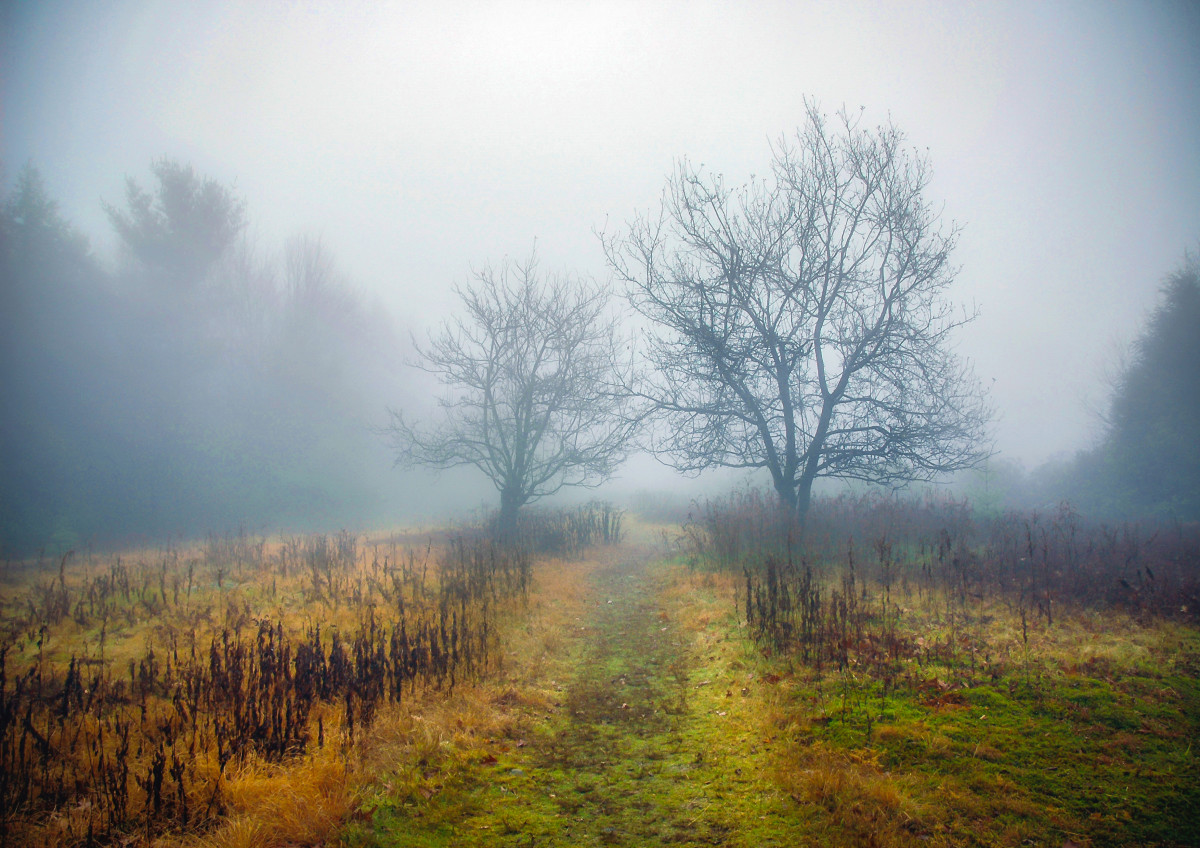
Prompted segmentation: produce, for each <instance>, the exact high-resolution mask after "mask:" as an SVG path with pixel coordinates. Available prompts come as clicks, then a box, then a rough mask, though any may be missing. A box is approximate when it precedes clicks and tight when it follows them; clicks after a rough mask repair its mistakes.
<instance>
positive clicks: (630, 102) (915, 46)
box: [0, 2, 1200, 544]
mask: <svg viewBox="0 0 1200 848" xmlns="http://www.w3.org/2000/svg"><path fill="white" fill-rule="evenodd" d="M806 95H807V96H810V97H814V98H816V99H817V100H818V101H819V102H820V103H821V104H822V105H823V106H824V107H825V108H826V109H828V110H836V109H838V108H841V107H842V106H845V107H846V108H847V109H849V110H858V109H859V108H860V107H861V108H862V109H864V110H865V111H864V114H865V115H866V116H867V118H868V120H869V121H870V122H871V123H872V124H874V123H878V122H882V121H886V120H887V119H888V118H889V117H890V118H891V120H893V121H894V122H895V124H896V125H897V126H898V127H900V128H901V129H902V130H904V131H905V132H906V133H907V136H908V140H909V142H910V144H912V145H913V146H915V147H917V148H918V149H920V150H922V151H925V152H927V154H928V156H929V158H930V160H931V162H932V165H933V168H934V180H933V183H932V185H931V186H930V189H929V192H928V196H929V197H930V199H932V200H933V201H934V202H935V203H937V204H940V205H941V207H942V210H943V216H944V219H945V220H946V221H947V222H950V221H954V222H959V223H961V224H963V225H964V230H963V235H962V237H961V240H960V242H959V246H958V249H957V250H956V252H955V254H954V262H955V263H956V264H957V265H958V266H960V271H959V273H958V275H957V281H956V283H955V285H954V288H953V290H952V296H953V297H954V298H955V299H956V300H957V301H958V302H959V303H961V304H962V305H963V306H964V308H968V309H970V308H977V309H978V311H979V318H978V319H977V320H976V321H975V322H973V323H972V324H971V325H969V327H968V328H967V330H966V331H965V332H963V333H961V334H960V336H959V338H958V339H957V348H958V351H959V353H961V354H962V355H964V356H965V357H968V358H969V359H970V360H971V361H972V362H973V363H974V366H975V370H976V372H977V374H978V375H979V377H980V378H981V379H982V380H983V382H984V384H985V385H987V386H988V387H990V391H991V399H992V403H993V404H994V406H995V407H996V409H997V410H998V412H999V415H998V418H997V421H996V422H995V425H994V432H995V439H996V448H997V451H998V452H999V456H1000V458H1003V459H1005V460H1009V461H1013V462H1019V463H1021V464H1022V465H1023V466H1024V467H1026V468H1034V467H1036V466H1038V465H1040V464H1042V463H1043V462H1045V461H1046V460H1048V459H1051V458H1055V457H1062V456H1065V455H1069V454H1071V453H1072V452H1074V451H1076V450H1078V449H1080V448H1085V447H1087V446H1089V445H1090V444H1092V443H1093V442H1094V441H1095V439H1096V438H1097V436H1098V432H1099V424H1098V421H1097V418H1096V415H1095V410H1096V409H1098V408H1100V407H1102V406H1103V403H1104V399H1105V397H1106V392H1107V391H1108V383H1107V382H1106V374H1108V373H1110V372H1111V370H1112V369H1113V367H1114V366H1115V364H1116V362H1117V360H1118V357H1119V352H1120V350H1121V349H1122V346H1123V345H1127V344H1128V343H1129V342H1131V341H1132V340H1133V338H1134V337H1135V336H1136V334H1137V333H1138V331H1139V328H1140V327H1141V326H1142V323H1143V322H1144V321H1145V319H1146V316H1147V315H1148V314H1149V313H1150V311H1151V310H1152V309H1153V307H1154V305H1155V297H1156V293H1157V291H1158V288H1159V286H1160V285H1161V283H1162V281H1163V279H1164V277H1165V275H1167V274H1168V273H1169V272H1170V271H1171V269H1173V268H1175V267H1176V266H1177V265H1178V263H1179V261H1180V259H1181V257H1182V256H1183V253H1184V251H1185V250H1187V249H1189V248H1193V249H1194V248H1195V246H1196V245H1197V238H1198V237H1200V157H1197V156H1196V150H1197V139H1200V8H1197V7H1196V5H1195V4H1193V3H1187V2H1178V3H1168V2H1163V3H1153V4H1148V3H1128V4H1101V5H1097V4H1094V3H1085V2H1081V3H1054V4H1048V3H982V4H960V3H904V4H899V3H897V4H889V5H886V6H884V5H881V4H874V3H863V4H843V3H836V4H828V3H819V4H818V3H812V4H808V3H761V4H752V5H749V6H747V7H745V8H743V7H740V6H738V5H735V4H727V3H704V2H700V3H695V2H692V3H619V2H608V3H597V4H582V3H579V4H575V3H537V2H527V3H520V2H500V3H488V4H484V3H445V4H433V3H390V4H387V3H319V2H318V3H253V4H246V3H236V2H228V3H220V2H210V3H192V4H179V3H174V2H160V3H155V2H111V3H94V4H78V3H58V2H42V3H36V4H18V3H11V4H4V5H3V7H2V11H0V110H2V111H0V130H2V140H0V143H2V150H0V163H2V165H3V168H4V171H3V180H4V195H5V197H9V198H11V197H13V196H14V191H15V190H16V188H18V187H19V181H20V179H21V174H22V173H23V168H24V167H25V166H26V164H27V163H29V164H32V165H33V166H34V167H35V168H36V169H37V172H38V173H39V174H40V176H41V178H42V179H43V180H44V189H45V197H46V198H47V199H48V200H49V201H52V202H54V203H56V204H57V215H58V216H59V218H60V219H61V221H62V222H63V223H65V224H66V225H69V227H71V228H73V231H74V232H75V233H77V234H78V235H79V236H82V237H83V238H85V239H86V240H87V244H88V247H87V249H84V248H81V247H80V248H79V249H78V251H77V255H76V256H75V258H74V259H73V258H72V251H74V250H75V248H74V247H64V246H63V245H58V246H51V247H49V248H46V249H45V250H44V251H43V253H41V254H37V253H30V254H28V255H29V256H35V255H39V256H44V257H55V262H57V263H59V264H58V265H55V266H54V267H51V265H50V263H49V260H48V259H47V261H46V263H42V264H40V265H39V266H38V267H37V268H34V269H30V268H25V269H24V270H23V271H22V272H21V273H22V274H23V275H24V276H23V277H22V278H21V279H22V280H24V282H23V283H22V284H21V286H14V285H9V282H8V281H6V288H7V289H8V290H7V291H6V292H5V300H4V302H3V308H4V315H3V318H2V319H0V320H3V322H4V325H3V328H2V330H3V332H4V334H5V336H6V341H5V343H4V345H3V351H4V357H5V362H4V363H3V365H4V369H3V371H4V375H5V386H4V394H5V399H4V406H5V408H6V411H5V412H4V413H3V414H4V417H5V420H4V434H5V435H4V438H5V439H6V445H5V455H6V457H8V460H7V462H8V465H7V468H6V472H5V473H6V474H7V475H8V479H7V482H6V484H5V490H6V491H7V492H8V493H9V495H8V498H7V500H6V510H8V511H9V514H8V515H7V516H5V524H6V529H5V535H6V537H8V538H14V539H15V538H16V537H18V536H20V537H21V538H22V540H23V543H25V544H33V543H36V542H37V541H38V540H44V539H45V538H46V537H47V536H49V535H52V534H54V533H56V532H58V533H60V535H62V537H63V538H64V539H66V540H67V541H72V540H73V539H76V538H78V539H84V538H90V536H91V535H93V534H99V535H105V533H102V532H101V530H102V529H103V528H107V531H106V532H107V535H108V536H110V537H126V536H136V535H137V533H138V532H139V531H140V532H144V533H145V534H146V535H147V536H155V535H163V534H171V533H193V534H194V533H196V532H199V531H201V530H202V529H203V528H204V527H208V528H212V529H216V530H219V531H225V530H228V529H231V528H233V527H236V525H237V523H238V522H239V521H241V520H243V519H247V520H249V521H251V523H252V524H256V525H259V526H261V527H263V528H267V529H278V528H279V527H281V526H286V525H289V524H294V525H306V524H311V525H323V526H325V527H326V528H328V527H329V526H330V525H331V524H335V523H339V522H344V523H353V522H355V521H356V520H357V521H360V522H362V523H363V524H370V523H372V522H382V521H384V520H385V518H386V517H387V516H388V515H392V516H397V515H399V514H401V513H403V514H404V515H405V516H408V517H412V516H436V515H439V514H442V513H443V512H444V511H445V510H448V509H449V508H450V507H451V506H452V505H454V504H460V505H463V506H465V507H466V508H468V509H470V508H474V507H476V506H478V505H479V504H480V503H481V502H483V501H484V500H486V499H487V498H490V497H491V496H492V492H491V491H490V488H489V486H488V484H487V483H486V481H481V478H478V477H476V476H472V475H470V474H467V473H463V474H457V473H454V474H451V475H449V476H448V477H443V478H441V479H440V481H439V482H438V483H437V484H436V485H435V484H434V482H433V480H432V478H430V477H428V476H422V475H414V474H413V473H411V472H407V473H403V474H402V473H400V472H397V471H393V470H392V469H391V467H390V457H389V454H388V451H387V449H386V446H385V445H384V443H383V442H382V440H380V439H379V438H378V437H377V435H376V434H374V433H372V432H371V427H373V426H378V424H380V423H382V421H383V420H384V417H385V414H386V408H387V407H389V406H391V407H401V406H407V407H412V406H414V405H416V406H417V407H418V408H420V407H421V405H422V404H425V405H427V404H428V402H429V395H430V391H431V389H432V386H431V384H430V382H429V380H428V377H427V376H426V375H421V374H420V372H417V371H415V370H414V369H411V368H409V367H407V366H406V365H405V364H404V363H405V359H406V357H409V356H410V355H411V351H410V350H409V341H408V339H409V333H410V332H412V333H414V334H415V335H416V336H417V337H418V338H421V337H422V336H423V335H424V333H425V332H426V330H427V329H430V328H433V327H434V326H436V325H437V324H438V323H440V322H441V321H443V320H444V319H446V318H447V317H448V316H449V315H450V314H451V313H452V311H453V310H454V308H455V299H454V295H453V292H452V286H453V285H454V284H456V283H463V282H465V281H467V280H468V279H469V276H470V273H471V269H472V268H477V267H480V266H482V265H484V264H485V263H488V262H496V261H500V260H502V259H503V258H504V257H506V256H508V257H521V256H525V255H527V254H528V253H529V251H530V249H531V247H532V246H533V245H534V244H535V243H536V245H537V250H538V253H539V254H540V255H541V257H542V260H543V263H544V264H545V265H546V266H548V267H551V268H555V269H564V270H568V271H570V272H571V273H576V274H581V275H585V276H591V277H594V278H595V279H597V280H601V281H604V280H606V279H608V277H609V270H608V269H607V268H606V265H605V259H604V254H603V251H602V249H601V246H600V243H599V240H598V238H597V236H596V233H597V231H602V230H610V231H611V230H612V229H613V228H614V227H616V228H619V227H620V226H622V225H623V224H624V223H625V222H626V221H627V220H628V219H630V218H631V217H632V216H634V215H635V214H637V213H641V212H645V211H647V210H649V209H652V208H653V207H654V206H655V205H656V204H657V202H658V200H659V198H660V195H661V192H662V189H663V185H664V180H665V178H666V176H667V175H668V174H669V173H670V172H671V169H672V167H673V164H674V163H675V162H676V161H677V160H678V159H680V158H681V157H685V156H686V157H688V159H689V160H691V161H692V162H696V163H700V162H702V163H705V166H706V167H707V169H708V170H710V171H712V172H719V173H724V174H726V175H727V177H728V179H729V180H730V181H733V182H736V181H741V180H744V179H746V178H748V177H749V176H750V175H751V174H756V173H759V174H761V173H762V171H763V169H765V168H766V167H767V164H768V162H769V160H770V155H771V152H770V151H771V147H770V145H771V142H772V141H773V140H776V139H778V138H779V137H780V136H782V135H783V134H785V133H790V132H791V131H793V130H794V129H795V128H796V127H797V125H798V123H799V122H800V121H801V120H802V117H803V98H804V97H805V96H806ZM163 157H165V158H166V159H168V160H171V161H174V162H178V163H180V164H181V165H184V166H187V165H190V166H191V167H192V168H194V170H195V174H196V175H197V177H198V178H211V179H212V180H214V181H215V183H216V184H218V185H220V186H223V187H226V188H228V189H229V190H230V192H231V193H232V195H233V196H235V197H237V198H240V199H242V200H244V202H245V221H246V228H245V230H244V238H239V239H238V240H237V245H236V249H233V250H231V251H229V252H227V253H225V254H223V255H222V256H221V258H220V260H219V261H218V262H216V264H214V265H213V266H212V268H211V269H209V270H207V271H206V273H207V274H209V276H208V277H207V279H208V280H209V283H208V284H206V285H205V286H203V287H201V288H202V289H203V292H204V293H203V294H198V293H196V291H192V292H188V291H185V290H184V289H183V288H180V287H175V288H173V289H170V290H169V292H170V293H166V294H165V293H164V292H167V291H168V289H166V288H164V286H163V285H162V281H161V280H157V279H155V278H153V275H152V274H151V275H150V276H147V274H148V272H147V270H146V267H145V263H142V265H139V264H138V262H137V261H136V256H131V253H130V246H129V244H128V243H127V242H126V241H123V240H122V238H121V236H120V234H119V233H118V232H117V228H116V227H114V226H113V222H112V220H111V219H110V215H109V214H107V213H106V212H105V204H107V205H108V206H109V208H117V209H122V208H126V207H127V198H126V179H127V178H133V179H134V180H136V181H137V182H138V183H139V184H140V185H141V186H142V187H143V188H145V189H147V190H152V189H153V187H154V184H155V183H154V179H155V178H154V176H153V174H152V172H151V165H152V163H153V162H155V161H158V160H161V159H162V158H163ZM297 238H300V239H301V241H296V239H297ZM68 241H69V240H68ZM71 244H76V246H78V245H77V242H71ZM289 245H291V247H292V248H293V254H294V249H295V248H296V247H297V245H301V246H304V245H307V246H308V248H309V249H312V248H314V247H316V248H317V249H319V251H320V255H321V256H322V257H323V261H324V262H326V263H327V266H326V267H327V268H328V274H326V275H325V276H323V277H322V278H321V279H322V281H321V283H320V285H318V286H317V287H316V288H314V289H311V290H306V289H305V288H304V286H302V285H300V286H298V285H297V284H296V282H295V280H294V279H291V280H289V276H288V258H287V257H288V251H289ZM85 257H86V259H85ZM76 260H78V261H76ZM39 280H41V281H42V283H44V284H42V283H39V282H38V281H39ZM221 280H226V281H227V283H228V284H227V285H222V284H221V282H220V281H221ZM64 281H66V282H64ZM214 281H215V282H214ZM197 291H198V290H197ZM305 291H308V295H309V296H311V297H309V299H308V300H306V299H305V298H306V295H305ZM311 298H317V300H316V301H314V300H312V299H311ZM31 352H33V353H36V354H37V355H36V356H33V355H32V353H31ZM250 362H253V363H257V365H256V366H255V368H249V367H248V366H247V363H250ZM80 363H84V364H86V366H87V367H82V366H81V365H80ZM255 369H257V370H255ZM47 422H57V425H56V427H55V428H48V427H47V426H46V424H47ZM31 433H32V434H35V435H36V438H33V436H31ZM31 438H33V443H32V445H27V444H26V443H25V442H26V441H27V440H29V439H31ZM46 456H54V457H56V459H55V461H54V463H52V465H53V467H52V468H51V467H46V466H44V465H39V462H40V461H41V460H40V459H39V458H44V457H46ZM64 457H66V458H64ZM50 478H54V479H50ZM185 479H186V480H188V481H189V483H188V485H187V486H181V485H180V481H181V480H185ZM672 480H673V477H672V475H670V474H669V473H667V472H664V471H662V470H661V469H659V468H658V467H657V466H655V465H653V464H652V463H650V462H648V461H647V462H643V461H638V462H636V463H634V464H632V465H630V466H629V467H628V468H627V469H626V470H625V471H624V472H623V474H622V475H621V476H620V478H619V479H618V480H617V481H616V483H615V485H616V486H617V487H618V488H623V489H625V490H633V489H636V488H638V487H640V486H642V485H643V484H646V485H647V486H650V487H655V486H662V485H668V484H670V483H671V482H672ZM452 483H454V484H458V485H459V486H461V488H456V487H455V486H452V485H451V484H452ZM72 487H74V488H75V489H76V491H77V493H78V494H77V499H78V502H77V503H72V504H66V505H63V504H62V503H59V502H57V501H55V498H56V497H59V495H53V496H52V494H53V493H61V492H62V491H64V490H68V489H71V488H72ZM135 492H136V493H138V494H137V498H132V497H131V494H132V493H135ZM18 503H19V504H22V506H21V507H20V509H18V508H17V507H16V506H14V504H18ZM56 503H57V505H55V504H56ZM47 512H49V513H53V514H51V515H48V514H47ZM35 515H36V519H35ZM65 516H75V517H74V518H67V517H65ZM81 516H86V517H81ZM31 522H32V523H33V524H36V525H37V527H38V529H37V531H36V532H33V531H28V528H29V527H30V526H32V525H31ZM12 528H20V531H19V532H18V530H14V529H12ZM254 529H257V527H256V528H254ZM27 531H28V532H27ZM14 544H15V543H14Z"/></svg>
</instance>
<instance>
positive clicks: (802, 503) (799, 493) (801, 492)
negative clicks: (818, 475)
mask: <svg viewBox="0 0 1200 848" xmlns="http://www.w3.org/2000/svg"><path fill="white" fill-rule="evenodd" d="M812 487H813V478H812V477H809V476H807V475H805V476H803V477H801V478H800V485H799V486H797V487H796V493H795V501H794V504H795V508H796V527H797V528H798V529H799V532H800V533H801V534H803V533H804V522H805V521H806V520H807V519H808V508H809V506H811V505H812Z"/></svg>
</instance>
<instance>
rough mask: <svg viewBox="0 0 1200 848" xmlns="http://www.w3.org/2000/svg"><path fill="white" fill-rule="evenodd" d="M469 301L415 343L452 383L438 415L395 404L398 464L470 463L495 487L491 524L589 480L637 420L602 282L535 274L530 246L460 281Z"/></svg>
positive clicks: (621, 451)
mask: <svg viewBox="0 0 1200 848" xmlns="http://www.w3.org/2000/svg"><path fill="white" fill-rule="evenodd" d="M457 293H458V295H459V297H460V298H461V300H462V305H463V307H464V313H463V315H462V316H461V317H459V318H457V319H455V320H454V321H451V322H449V323H447V324H445V325H444V326H443V327H442V329H441V331H440V332H439V333H438V334H436V335H432V336H431V337H430V340H429V344H428V346H427V347H420V346H418V353H419V356H420V361H419V363H418V366H419V367H421V368H422V369H424V370H425V371H428V372H429V373H431V374H434V375H436V376H437V378H438V380H439V381H440V382H441V383H443V384H444V385H446V386H447V387H449V388H450V389H451V392H450V394H448V395H447V396H445V397H443V398H441V399H440V400H439V405H440V406H441V408H442V410H443V411H444V413H445V415H444V421H443V422H441V423H439V424H437V425H435V426H433V427H429V428H420V427H417V426H414V425H413V424H412V423H411V422H410V421H408V420H407V419H406V418H405V417H404V415H403V413H401V412H397V411H395V410H393V411H391V425H390V427H389V428H388V431H389V434H390V435H391V437H392V441H393V444H394V446H395V447H396V449H397V460H396V461H397V464H401V465H412V464H417V465H425V466H431V467H433V468H451V467H454V466H459V465H473V466H475V467H476V468H479V469H480V470H481V471H483V473H484V474H486V475H487V476H488V478H490V479H491V481H492V483H493V484H494V485H495V486H496V489H497V490H498V491H499V493H500V513H499V518H498V522H497V529H498V531H499V532H500V534H501V535H502V536H504V537H507V538H512V534H513V533H514V532H515V530H516V522H517V514H518V510H519V509H520V508H521V507H522V506H524V505H525V504H527V503H529V502H531V501H534V500H537V499H539V498H542V497H545V496H547V495H551V494H553V493H555V492H557V491H559V490H560V489H562V488H563V487H564V486H595V485H598V484H600V483H602V482H603V481H604V480H606V479H608V478H609V477H610V476H611V475H612V473H613V472H614V471H615V470H616V468H617V466H618V465H619V464H620V463H621V462H622V461H624V459H625V457H626V455H627V453H628V446H629V443H630V437H631V435H632V433H633V429H634V427H635V426H636V424H635V420H634V416H631V415H629V414H628V412H629V408H630V405H631V398H630V397H629V396H628V395H627V394H625V393H624V392H621V391H618V387H619V385H620V384H621V383H623V382H627V380H628V371H627V369H625V368H623V366H622V363H621V356H620V353H621V347H622V345H621V339H620V336H619V333H618V331H617V325H616V321H615V319H614V318H613V317H612V316H611V315H610V314H609V312H608V304H609V294H608V291H607V290H606V289H603V288H600V287H598V286H596V285H594V284H591V283H586V282H584V281H581V280H576V279H573V278H570V277H566V276H559V275H547V276H546V277H545V278H544V279H543V277H541V276H540V275H539V272H538V268H537V259H536V256H531V257H530V258H529V260H528V261H526V262H524V263H512V262H508V261H506V262H505V263H504V264H503V265H502V266H501V267H500V270H499V271H498V272H497V271H495V270H493V269H491V268H486V269H484V270H483V271H481V272H478V273H476V274H475V280H474V284H473V285H472V286H471V287H470V288H458V289H457Z"/></svg>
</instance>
